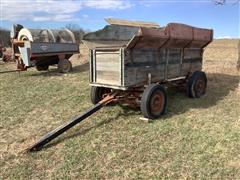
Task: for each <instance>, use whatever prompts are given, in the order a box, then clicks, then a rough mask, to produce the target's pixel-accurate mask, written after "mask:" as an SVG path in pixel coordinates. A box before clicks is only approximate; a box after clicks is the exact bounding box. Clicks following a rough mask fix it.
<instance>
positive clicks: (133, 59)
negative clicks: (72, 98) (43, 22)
mask: <svg viewBox="0 0 240 180" xmlns="http://www.w3.org/2000/svg"><path fill="white" fill-rule="evenodd" d="M107 21H108V22H109V24H110V25H107V26H106V27H105V28H103V29H102V30H99V31H96V32H92V33H88V34H86V35H85V36H84V43H85V44H86V45H87V46H88V47H89V49H90V56H89V58H90V59H89V61H90V85H91V101H92V103H93V104H94V105H95V106H94V107H93V108H92V109H90V110H89V111H87V112H86V113H85V114H83V115H82V116H79V117H77V118H75V119H73V120H71V121H70V122H69V123H67V124H66V125H64V126H61V127H59V128H57V129H56V130H54V131H52V132H51V133H49V134H47V135H46V136H45V137H43V138H42V139H41V140H40V141H38V142H37V143H35V144H34V145H33V146H31V147H30V148H29V150H30V151H31V150H37V149H39V148H41V147H42V146H43V145H45V144H46V143H48V142H49V141H50V140H52V139H54V138H56V137H57V136H58V135H60V134H61V133H63V132H65V131H66V130H67V129H69V128H71V127H72V126H74V125H75V124H77V123H79V122H80V121H82V120H84V119H85V118H87V117H88V116H90V115H91V114H93V113H94V112H96V111H98V110H99V109H101V108H102V107H103V106H104V105H107V104H109V103H112V102H115V103H120V104H126V105H128V106H130V107H140V109H141V112H142V114H143V116H144V117H145V118H147V119H157V118H159V117H160V116H161V115H163V114H164V113H165V110H166V106H167V93H166V87H167V86H168V85H175V86H177V87H180V86H184V87H185V88H186V91H187V94H188V96H189V97H191V98H200V97H201V96H203V95H204V94H205V92H206V86H207V77H206V74H205V73H204V72H203V71H201V69H202V54H203V48H204V47H205V46H207V45H208V44H209V43H210V42H211V41H212V38H213V30H209V29H202V28H195V27H192V26H188V25H184V24H177V23H170V24H168V25H167V26H166V27H157V26H156V24H155V23H143V22H131V21H125V20H116V19H107Z"/></svg>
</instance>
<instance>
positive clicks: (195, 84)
mask: <svg viewBox="0 0 240 180" xmlns="http://www.w3.org/2000/svg"><path fill="white" fill-rule="evenodd" d="M206 88H207V76H206V74H205V73H204V72H203V71H196V72H194V73H193V74H192V75H191V76H190V78H189V80H188V82H187V94H188V96H189V97H190V98H200V97H202V96H203V95H204V94H205V93H206Z"/></svg>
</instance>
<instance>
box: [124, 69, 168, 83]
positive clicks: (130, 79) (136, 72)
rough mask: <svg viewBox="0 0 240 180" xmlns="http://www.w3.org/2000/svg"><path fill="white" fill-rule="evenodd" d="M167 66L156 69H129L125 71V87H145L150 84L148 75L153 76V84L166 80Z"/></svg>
mask: <svg viewBox="0 0 240 180" xmlns="http://www.w3.org/2000/svg"><path fill="white" fill-rule="evenodd" d="M164 69H165V65H163V64H162V65H161V64H159V65H156V66H154V67H149V68H146V67H143V66H140V67H128V68H126V69H125V76H124V78H125V86H137V85H144V84H147V82H148V73H151V75H152V82H157V81H161V80H163V79H164Z"/></svg>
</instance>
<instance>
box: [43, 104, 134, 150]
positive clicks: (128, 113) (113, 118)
mask: <svg viewBox="0 0 240 180" xmlns="http://www.w3.org/2000/svg"><path fill="white" fill-rule="evenodd" d="M121 107H122V109H123V112H119V113H118V114H116V115H115V116H111V117H109V118H108V119H103V120H102V121H101V122H98V123H97V124H96V125H93V126H91V127H89V128H86V129H83V130H81V129H78V132H76V133H72V134H70V135H67V136H64V137H59V138H57V140H55V141H53V142H51V143H49V144H46V145H45V146H44V147H43V149H48V148H50V147H52V146H55V145H56V144H58V143H61V142H63V141H65V140H67V139H71V138H74V137H76V136H80V135H84V134H86V133H88V132H89V131H91V130H92V129H96V128H98V127H100V126H102V125H106V124H108V123H111V122H112V121H114V120H117V119H118V118H119V117H120V116H125V117H128V116H131V115H136V111H133V110H131V111H130V110H129V108H128V107H126V106H121ZM90 118H91V116H90ZM60 136H61V135H60Z"/></svg>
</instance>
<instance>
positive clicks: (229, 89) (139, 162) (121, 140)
mask: <svg viewBox="0 0 240 180" xmlns="http://www.w3.org/2000/svg"><path fill="white" fill-rule="evenodd" d="M9 68H10V65H3V64H0V70H1V71H3V70H6V69H9ZM207 73H208V80H209V81H208V92H207V95H206V96H204V97H203V98H201V99H189V98H187V97H186V95H185V93H184V92H182V91H177V90H175V89H169V90H168V100H169V102H168V108H167V114H166V115H164V116H163V117H162V118H160V119H159V120H158V121H154V122H153V123H146V122H144V121H142V120H140V119H139V118H140V117H141V112H140V111H136V110H132V109H129V108H127V107H121V106H118V105H116V106H110V107H106V108H104V109H102V110H100V112H97V113H96V114H95V115H93V116H91V117H90V118H88V119H87V120H86V121H84V122H82V123H80V124H78V125H77V126H75V127H74V128H72V129H70V130H69V131H68V132H66V133H64V134H63V135H61V136H60V137H59V138H57V139H55V140H54V141H52V142H51V143H50V144H49V145H47V146H46V147H45V148H44V149H42V150H41V151H38V152H36V153H25V151H24V149H25V148H27V147H28V146H29V145H31V144H32V143H33V142H34V141H35V140H37V139H38V138H40V137H41V136H42V135H45V133H47V132H48V131H50V130H52V129H54V128H56V127H57V126H59V125H62V124H63V123H64V122H66V121H68V119H70V118H71V117H74V116H76V115H78V114H80V113H82V112H84V111H85V110H86V109H88V108H89V107H91V103H90V100H89V99H90V98H89V89H90V87H89V85H88V71H82V72H78V71H76V70H75V71H73V73H70V74H67V75H62V74H58V73H56V71H55V70H51V72H37V71H35V70H34V69H31V70H30V71H27V72H23V73H21V75H20V76H18V74H17V73H11V74H0V113H1V116H0V137H1V138H0V169H1V171H0V179H6V178H9V179H19V178H20V179H26V178H28V179H29V178H34V179H35V178H41V179H43V178H66V179H74V178H81V179H90V178H91V179H95V178H106V179H128V178H144V179H146V178H171V179H175V178H201V179H209V178H214V179H239V178H240V153H239V150H240V110H239V109H240V98H239V96H240V92H239V89H240V88H239V76H238V75H237V74H236V73H231V74H229V73H228V74H224V73H211V71H208V72H207Z"/></svg>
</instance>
